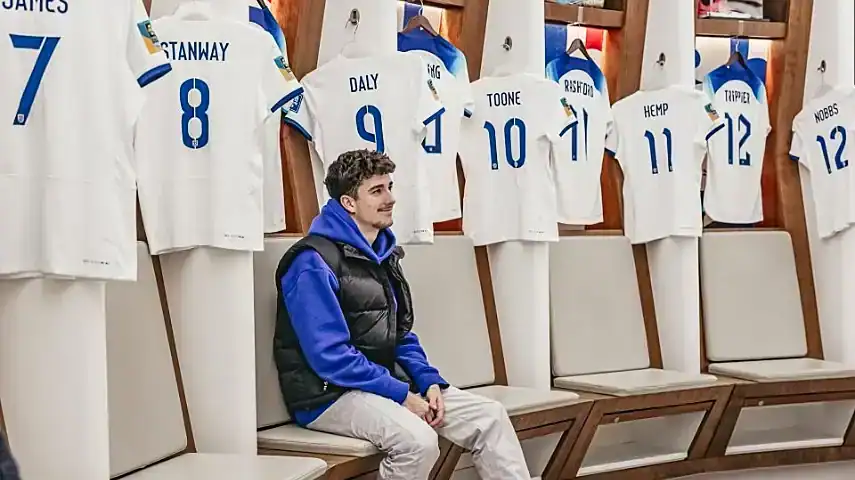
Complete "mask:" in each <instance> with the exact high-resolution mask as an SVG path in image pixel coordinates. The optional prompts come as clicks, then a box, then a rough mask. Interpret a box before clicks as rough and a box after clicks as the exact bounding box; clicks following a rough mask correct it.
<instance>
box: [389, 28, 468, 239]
mask: <svg viewBox="0 0 855 480" xmlns="http://www.w3.org/2000/svg"><path fill="white" fill-rule="evenodd" d="M398 50H399V51H401V52H413V53H414V54H416V55H418V56H420V57H421V59H422V60H423V61H424V62H425V65H426V66H427V72H428V76H429V78H430V79H431V80H432V81H433V85H434V87H435V88H436V91H437V93H438V94H439V98H440V101H441V102H442V105H443V106H444V107H445V114H444V115H443V116H442V118H441V119H438V120H437V121H435V122H431V123H430V124H429V125H428V131H427V136H426V137H425V139H424V140H422V149H423V150H424V152H423V154H422V155H423V156H424V160H423V161H424V162H425V164H426V167H427V173H428V180H429V185H430V197H431V207H432V208H431V210H432V212H433V214H432V215H433V220H434V221H435V222H442V221H446V220H451V219H454V218H460V215H461V210H460V190H459V188H458V179H457V151H458V149H459V146H460V122H461V120H462V119H463V115H464V113H465V112H468V111H469V110H470V109H471V108H472V89H471V88H470V85H469V71H468V70H467V66H466V57H465V56H464V55H463V52H461V51H460V50H458V49H457V47H455V46H454V45H452V44H451V42H449V41H448V40H446V39H444V38H442V37H436V36H433V35H431V34H429V33H427V32H424V31H422V30H413V31H412V32H409V33H399V34H398Z"/></svg>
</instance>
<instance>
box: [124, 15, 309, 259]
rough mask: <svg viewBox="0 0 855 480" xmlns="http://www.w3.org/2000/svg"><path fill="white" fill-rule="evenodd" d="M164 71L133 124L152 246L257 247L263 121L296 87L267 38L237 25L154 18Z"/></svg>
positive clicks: (259, 242) (156, 249)
mask: <svg viewBox="0 0 855 480" xmlns="http://www.w3.org/2000/svg"><path fill="white" fill-rule="evenodd" d="M154 26H155V28H157V29H159V32H158V34H159V35H160V40H161V45H162V46H163V49H164V51H165V52H166V54H167V56H168V57H169V59H170V60H171V61H172V64H173V68H174V71H173V73H172V75H171V76H170V77H169V78H166V79H164V81H163V82H161V84H159V85H157V88H156V89H154V90H153V92H152V93H153V98H152V99H151V101H149V102H148V103H147V104H146V108H145V109H144V110H143V113H142V115H141V116H140V120H139V122H138V125H137V136H136V145H135V148H136V158H137V166H138V169H139V198H140V209H141V210H142V214H143V223H144V224H145V228H146V235H147V238H148V242H149V247H150V248H151V251H152V253H155V254H156V253H163V252H168V251H176V250H183V249H188V248H193V247H198V246H208V247H216V248H223V249H228V250H249V251H251V250H261V249H262V248H263V243H264V241H263V233H264V232H263V230H264V228H263V227H264V222H263V185H264V182H263V175H264V173H265V172H264V163H263V155H262V148H261V142H259V137H258V135H259V132H263V131H264V130H262V129H261V128H260V127H261V126H262V124H263V122H264V120H265V119H266V118H267V117H268V116H269V115H271V114H272V113H274V112H275V113H276V114H277V115H278V114H279V110H280V109H281V108H282V106H283V105H285V104H286V103H287V102H288V101H289V100H290V99H292V98H294V97H296V96H297V95H299V94H300V93H301V87H300V84H299V83H298V82H297V80H296V79H295V78H294V75H293V74H292V73H291V70H290V69H289V67H288V65H287V64H286V63H285V59H284V57H282V54H281V52H280V51H279V49H278V48H277V47H276V44H275V43H274V42H273V39H271V38H270V36H269V35H268V34H267V33H266V32H264V31H262V30H261V29H259V28H257V27H255V26H251V25H249V24H248V23H246V22H237V21H231V20H210V21H189V20H188V21H185V20H181V19H179V18H176V17H164V18H161V19H159V20H157V21H155V22H154Z"/></svg>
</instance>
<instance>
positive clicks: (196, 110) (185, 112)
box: [179, 78, 211, 150]
mask: <svg viewBox="0 0 855 480" xmlns="http://www.w3.org/2000/svg"><path fill="white" fill-rule="evenodd" d="M193 90H196V91H198V92H199V104H198V105H195V106H194V105H191V104H190V94H191V93H192V92H193ZM179 95H180V100H181V111H182V114H181V138H182V140H183V141H184V146H185V147H187V148H192V149H194V150H195V149H199V148H204V147H205V146H206V145H208V132H209V130H210V121H209V119H208V107H210V106H211V90H210V89H209V88H208V84H207V83H205V81H204V80H200V79H198V78H191V79H188V80H186V81H185V82H184V83H182V84H181V92H180V94H179ZM194 118H195V119H197V120H198V121H199V123H200V126H201V129H200V133H199V136H198V137H192V136H190V122H191V121H192V120H193V119H194Z"/></svg>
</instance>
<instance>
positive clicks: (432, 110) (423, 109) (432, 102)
mask: <svg viewBox="0 0 855 480" xmlns="http://www.w3.org/2000/svg"><path fill="white" fill-rule="evenodd" d="M413 58H415V59H417V60H418V63H414V64H413V65H415V66H414V67H413V68H418V69H419V70H418V80H417V82H418V83H417V89H418V102H419V103H418V111H417V112H416V120H417V122H416V124H415V125H414V128H415V130H416V132H421V131H423V130H424V129H425V127H426V126H427V124H429V123H431V122H432V121H434V120H435V119H436V118H438V117H441V116H442V114H443V113H445V107H444V106H443V105H442V102H440V99H439V93H437V91H436V87H435V86H434V84H433V80H431V79H430V77H429V76H428V73H427V68H426V67H425V66H424V62H423V61H422V60H421V59H420V58H418V57H413Z"/></svg>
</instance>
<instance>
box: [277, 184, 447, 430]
mask: <svg viewBox="0 0 855 480" xmlns="http://www.w3.org/2000/svg"><path fill="white" fill-rule="evenodd" d="M309 233H310V234H315V235H319V236H322V237H326V238H328V239H330V240H333V241H336V242H343V243H347V244H349V245H352V246H353V247H355V248H357V249H359V251H360V252H362V253H363V254H364V255H365V256H366V257H368V258H369V259H371V260H373V261H375V262H377V263H378V264H380V263H382V262H383V261H384V260H385V259H386V258H388V257H389V255H391V254H392V251H393V250H394V249H395V236H394V235H393V234H392V232H391V231H390V230H389V229H383V230H381V231H380V233H379V235H377V239H376V240H375V241H374V245H373V246H372V245H369V244H368V240H367V239H366V238H365V236H364V235H362V232H360V231H359V228H357V226H356V223H355V222H354V221H353V219H352V218H351V217H350V214H348V213H347V211H346V210H345V209H344V207H342V206H341V204H340V203H338V201H336V200H330V201H329V202H327V204H326V205H325V206H324V208H323V209H322V210H321V214H320V215H318V216H317V217H316V218H315V220H314V221H313V222H312V226H311V228H309ZM338 288H339V286H338V280H337V278H336V276H335V274H334V273H333V272H332V270H330V268H329V266H328V265H327V264H326V262H324V260H323V259H322V258H321V256H320V255H318V253H317V252H315V251H314V250H305V251H303V252H301V253H300V254H298V255H297V257H296V258H295V259H294V261H293V263H292V264H291V266H290V267H289V268H288V272H286V273H285V276H283V277H282V291H283V292H284V297H285V307H286V308H287V309H288V316H289V317H290V318H291V325H292V326H293V327H294V332H296V334H297V339H298V341H299V342H300V347H301V348H302V350H303V355H305V357H306V360H307V362H308V363H309V366H310V367H311V368H312V370H314V371H315V373H316V374H317V375H318V376H319V377H321V378H322V379H323V380H325V381H327V382H329V383H330V384H332V385H337V386H339V387H342V388H346V389H351V390H362V391H364V392H369V393H373V394H375V395H380V396H382V397H386V398H389V399H391V400H393V401H395V402H398V403H400V404H402V403H404V400H406V398H407V394H408V393H409V385H407V384H406V383H404V382H402V381H400V380H398V379H396V378H395V377H393V376H392V375H391V374H390V373H389V370H387V369H386V368H385V367H382V366H380V365H377V364H376V363H373V362H371V361H370V360H368V359H367V358H366V357H365V355H363V354H362V353H360V352H359V351H358V350H357V349H356V348H354V347H353V346H352V345H351V343H350V330H349V329H348V327H347V321H346V320H345V318H344V314H343V313H342V311H341V307H340V306H339V303H338V297H337V294H336V292H337V291H338ZM395 356H396V360H397V362H398V363H399V364H400V365H401V366H402V367H403V368H404V370H406V371H407V373H408V374H409V375H410V377H412V379H413V382H414V383H415V385H416V387H417V388H418V389H419V391H420V392H421V393H422V394H424V393H425V392H426V391H427V389H428V388H430V386H431V385H435V384H437V385H441V386H446V385H448V382H446V381H445V380H443V378H442V377H441V376H440V375H439V371H437V369H436V368H434V367H432V366H431V365H430V363H428V359H427V356H426V355H425V352H424V349H422V347H421V345H420V344H419V339H418V337H416V334H415V333H412V332H410V333H409V334H407V335H406V336H405V337H404V338H403V339H402V340H401V341H399V342H398V346H397V347H396V351H395ZM330 405H332V403H330V404H328V405H323V406H321V407H318V408H315V409H310V410H298V411H296V412H294V420H295V421H296V422H297V423H298V424H299V425H302V426H306V425H308V424H310V423H312V422H313V421H314V420H315V419H316V418H318V417H319V416H321V414H322V413H324V411H326V409H327V408H329V407H330Z"/></svg>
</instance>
